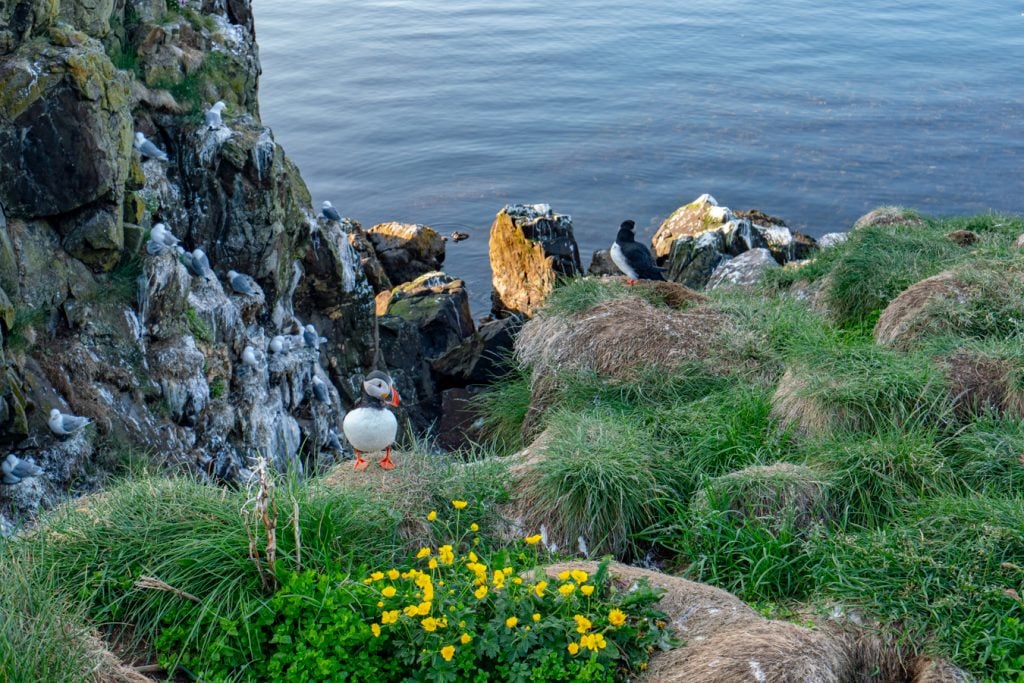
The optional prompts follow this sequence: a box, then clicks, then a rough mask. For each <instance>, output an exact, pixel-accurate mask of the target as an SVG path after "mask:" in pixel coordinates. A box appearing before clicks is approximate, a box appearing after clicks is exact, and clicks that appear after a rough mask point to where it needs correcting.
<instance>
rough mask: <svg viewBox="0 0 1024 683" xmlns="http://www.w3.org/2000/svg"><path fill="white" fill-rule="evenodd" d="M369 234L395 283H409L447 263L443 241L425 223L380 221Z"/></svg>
mask: <svg viewBox="0 0 1024 683" xmlns="http://www.w3.org/2000/svg"><path fill="white" fill-rule="evenodd" d="M366 236H367V238H368V239H369V240H370V244H372V245H373V249H374V251H375V252H376V254H377V258H378V259H380V263H381V265H382V266H383V268H384V271H385V273H387V276H388V279H389V280H390V281H391V282H392V284H398V283H402V282H410V281H412V280H415V279H416V278H418V277H419V276H420V275H423V274H424V273H431V272H434V271H438V270H440V269H441V266H442V264H444V240H443V239H442V238H441V235H439V234H438V233H437V232H436V231H435V230H434V229H433V228H430V227H427V226H426V225H419V224H415V223H394V222H392V223H380V224H379V225H375V226H373V227H372V228H370V229H369V230H368V231H367V233H366Z"/></svg>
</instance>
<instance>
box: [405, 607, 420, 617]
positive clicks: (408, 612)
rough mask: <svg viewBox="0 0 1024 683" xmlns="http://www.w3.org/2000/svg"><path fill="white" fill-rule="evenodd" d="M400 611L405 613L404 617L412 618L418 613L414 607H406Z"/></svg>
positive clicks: (417, 609)
mask: <svg viewBox="0 0 1024 683" xmlns="http://www.w3.org/2000/svg"><path fill="white" fill-rule="evenodd" d="M402 611H403V612H405V616H407V617H414V616H416V615H417V614H419V613H420V610H419V608H418V607H417V606H416V605H408V606H407V607H405V609H403V610H402Z"/></svg>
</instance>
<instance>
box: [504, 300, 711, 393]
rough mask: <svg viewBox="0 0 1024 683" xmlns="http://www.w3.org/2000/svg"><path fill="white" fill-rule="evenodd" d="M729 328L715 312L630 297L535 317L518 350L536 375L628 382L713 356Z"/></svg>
mask: <svg viewBox="0 0 1024 683" xmlns="http://www.w3.org/2000/svg"><path fill="white" fill-rule="evenodd" d="M726 328H727V323H726V318H725V316H724V315H723V314H722V313H720V312H718V311H715V310H713V309H711V308H707V307H703V306H698V307H695V308H690V309H687V310H685V311H678V310H671V309H665V308H658V307H655V306H653V305H651V304H650V303H648V302H647V301H645V300H643V299H639V298H632V297H629V298H624V299H615V300H612V301H604V302H602V303H599V304H598V305H596V306H594V307H593V308H590V309H589V310H587V311H584V312H582V313H578V314H575V315H569V316H564V317H556V316H541V317H538V318H535V319H533V320H531V321H529V322H528V323H526V325H524V326H523V329H522V331H521V332H520V333H519V337H518V338H517V339H516V343H515V351H516V356H517V358H518V359H519V361H520V363H522V364H523V365H524V366H527V367H531V368H533V370H534V376H535V377H536V376H538V375H541V374H546V373H548V372H549V371H566V370H568V371H588V370H592V371H595V372H597V373H598V374H600V375H602V376H605V377H608V378H611V379H630V378H632V377H634V376H635V373H636V372H637V371H638V370H648V369H650V368H663V369H671V368H674V367H678V366H681V365H683V364H685V363H689V362H692V361H696V360H704V359H707V358H709V357H711V356H712V355H713V352H714V351H715V349H716V348H717V346H718V345H719V344H720V341H721V339H722V334H723V333H724V332H725V330H726Z"/></svg>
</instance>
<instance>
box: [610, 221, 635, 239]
mask: <svg viewBox="0 0 1024 683" xmlns="http://www.w3.org/2000/svg"><path fill="white" fill-rule="evenodd" d="M635 227H636V223H634V222H633V221H622V224H621V225H619V234H617V235H616V236H615V241H616V242H620V243H627V242H633V241H635V239H634V237H633V228H635Z"/></svg>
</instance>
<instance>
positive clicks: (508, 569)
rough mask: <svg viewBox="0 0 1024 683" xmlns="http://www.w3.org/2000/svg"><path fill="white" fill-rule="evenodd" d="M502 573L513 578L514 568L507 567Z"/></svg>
mask: <svg viewBox="0 0 1024 683" xmlns="http://www.w3.org/2000/svg"><path fill="white" fill-rule="evenodd" d="M501 573H502V574H504V575H505V576H512V567H505V568H504V569H502V570H501Z"/></svg>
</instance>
